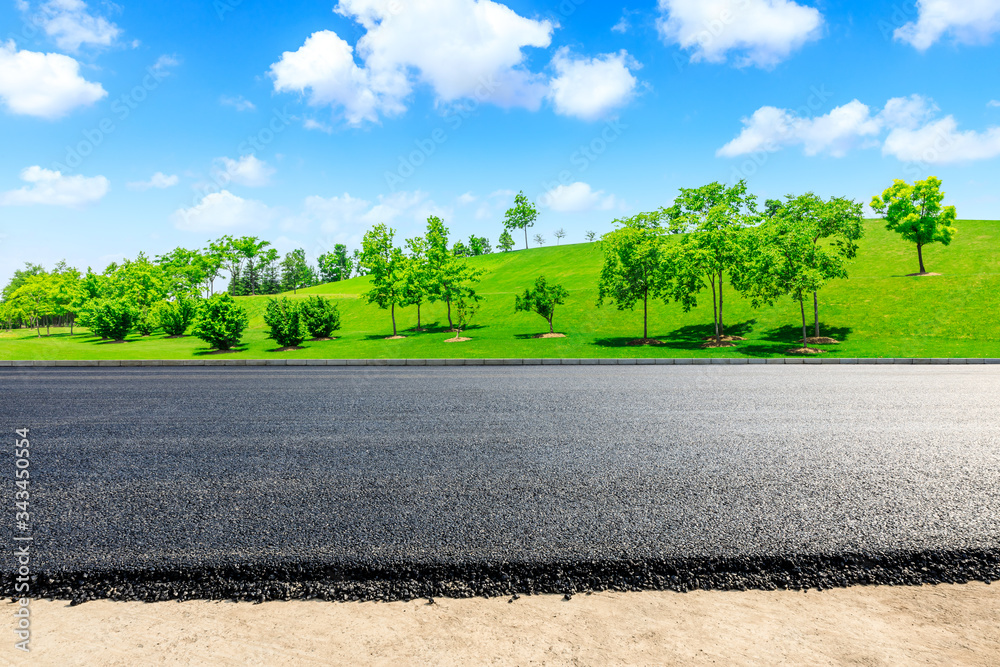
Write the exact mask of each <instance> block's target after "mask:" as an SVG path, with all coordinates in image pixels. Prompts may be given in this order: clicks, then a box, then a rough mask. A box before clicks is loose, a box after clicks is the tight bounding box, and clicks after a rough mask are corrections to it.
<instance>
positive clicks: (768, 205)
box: [764, 199, 784, 218]
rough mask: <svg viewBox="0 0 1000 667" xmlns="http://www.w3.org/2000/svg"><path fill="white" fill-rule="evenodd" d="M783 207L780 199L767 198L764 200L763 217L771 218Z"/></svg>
mask: <svg viewBox="0 0 1000 667" xmlns="http://www.w3.org/2000/svg"><path fill="white" fill-rule="evenodd" d="M782 207H784V204H783V203H782V201H781V200H780V199H768V200H767V201H765V202H764V217H765V218H773V217H774V216H776V215H777V214H778V212H779V211H780V210H781V209H782Z"/></svg>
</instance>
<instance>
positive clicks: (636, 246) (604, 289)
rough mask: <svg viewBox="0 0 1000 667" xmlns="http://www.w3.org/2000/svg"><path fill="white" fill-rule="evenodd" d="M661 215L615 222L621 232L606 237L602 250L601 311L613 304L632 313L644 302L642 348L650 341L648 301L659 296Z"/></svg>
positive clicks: (661, 255) (599, 293)
mask: <svg viewBox="0 0 1000 667" xmlns="http://www.w3.org/2000/svg"><path fill="white" fill-rule="evenodd" d="M660 218H661V215H660V214H659V213H657V212H654V213H640V214H638V215H634V216H632V217H630V218H625V219H620V220H616V221H615V224H616V225H619V228H618V229H616V230H614V231H613V232H610V233H609V234H605V235H604V238H603V239H602V244H601V248H602V250H603V251H604V264H603V265H602V267H601V276H600V281H599V283H598V296H597V305H598V307H600V306H602V305H604V303H605V302H606V301H613V302H614V303H615V305H616V306H617V307H618V310H632V309H633V308H635V305H636V303H638V302H640V301H641V302H642V339H641V340H639V341H637V343H641V344H643V345H646V344H650V343H655V342H656V341H652V340H650V338H649V301H650V299H655V298H656V297H657V296H659V295H660V287H661V277H662V274H663V254H664V252H663V238H662V236H663V229H662V227H661V226H660Z"/></svg>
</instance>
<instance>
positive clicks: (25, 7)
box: [17, 0, 121, 51]
mask: <svg viewBox="0 0 1000 667" xmlns="http://www.w3.org/2000/svg"><path fill="white" fill-rule="evenodd" d="M17 7H18V9H20V10H21V12H22V13H24V15H25V19H26V20H27V21H29V22H30V23H32V24H33V25H36V26H38V27H40V28H41V29H42V30H44V31H45V34H46V35H48V36H49V37H50V38H52V40H53V41H54V42H55V43H56V45H57V46H58V47H59V48H60V49H63V50H64V51H78V50H79V49H80V47H81V46H84V45H87V46H110V45H112V44H114V42H115V40H116V39H117V38H118V36H119V35H120V34H121V29H120V28H119V27H118V26H117V25H115V24H114V23H112V22H111V21H109V20H108V19H106V18H104V17H103V16H97V15H95V14H93V13H92V12H91V11H90V9H89V8H88V7H87V3H85V2H83V0H47V1H46V2H41V3H31V2H28V0H18V1H17Z"/></svg>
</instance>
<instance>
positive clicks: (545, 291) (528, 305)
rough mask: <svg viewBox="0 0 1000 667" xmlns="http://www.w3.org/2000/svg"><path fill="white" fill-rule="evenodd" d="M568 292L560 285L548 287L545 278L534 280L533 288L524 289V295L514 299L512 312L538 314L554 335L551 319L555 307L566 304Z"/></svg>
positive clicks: (553, 315) (539, 277)
mask: <svg viewBox="0 0 1000 667" xmlns="http://www.w3.org/2000/svg"><path fill="white" fill-rule="evenodd" d="M568 296H569V292H568V291H566V288H565V287H563V286H562V285H549V284H548V283H547V282H546V281H545V276H538V278H536V279H535V286H534V287H532V288H530V289H526V290H525V291H524V294H522V295H521V296H517V297H515V298H514V312H515V313H517V312H521V311H526V312H532V313H538V314H539V315H541V316H542V317H544V318H545V320H546V321H547V322H548V323H549V333H555V329H554V328H553V324H552V318H553V317H555V311H556V306H561V305H562V304H564V303H565V302H566V297H568Z"/></svg>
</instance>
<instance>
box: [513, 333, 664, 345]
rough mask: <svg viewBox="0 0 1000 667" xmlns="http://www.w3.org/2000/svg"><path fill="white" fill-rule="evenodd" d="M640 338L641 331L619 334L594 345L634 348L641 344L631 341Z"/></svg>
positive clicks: (595, 342) (600, 340)
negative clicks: (628, 334) (630, 334)
mask: <svg viewBox="0 0 1000 667" xmlns="http://www.w3.org/2000/svg"><path fill="white" fill-rule="evenodd" d="M528 338H534V334H532V335H530V336H528ZM640 338H642V332H641V331H640V332H639V333H637V334H636V335H634V336H617V337H615V338H598V339H596V340H594V345H597V346H599V347H634V348H636V349H638V347H639V346H637V345H629V343H631V342H632V341H634V340H639V339H640ZM654 340H656V339H655V338H654ZM666 345H667V344H666V343H664V345H662V346H660V345H644V346H642V347H666Z"/></svg>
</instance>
